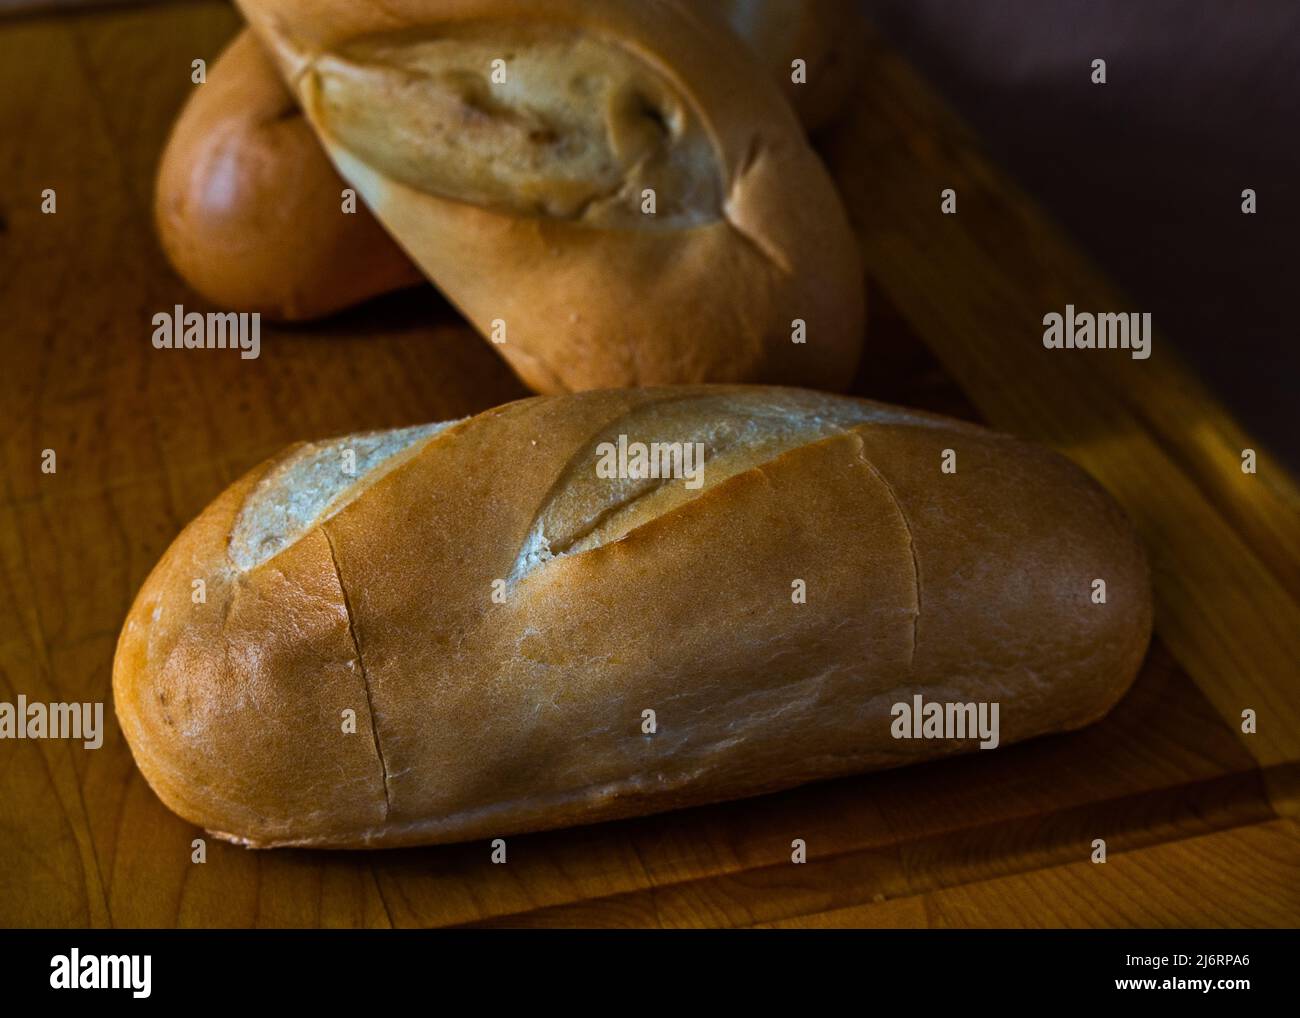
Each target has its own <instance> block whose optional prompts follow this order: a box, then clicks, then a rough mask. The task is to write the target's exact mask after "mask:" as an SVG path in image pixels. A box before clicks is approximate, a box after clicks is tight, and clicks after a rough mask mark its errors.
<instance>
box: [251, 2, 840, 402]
mask: <svg viewBox="0 0 1300 1018" xmlns="http://www.w3.org/2000/svg"><path fill="white" fill-rule="evenodd" d="M242 7H243V10H244V12H245V14H246V15H247V16H248V19H249V23H250V25H251V27H252V28H253V29H254V31H256V32H257V33H258V35H259V37H260V38H261V40H262V42H263V43H264V44H265V45H266V47H267V49H268V52H270V53H271V54H272V55H273V57H274V58H275V60H276V61H277V63H278V65H279V67H280V70H281V74H282V76H283V77H284V79H285V80H286V81H288V82H290V83H291V86H292V88H293V90H294V91H295V93H296V94H297V97H298V100H299V103H300V105H301V106H302V108H303V110H304V112H305V113H306V115H307V117H308V119H309V120H310V121H311V123H312V125H313V127H314V128H315V130H316V132H317V134H318V135H319V136H320V138H321V140H322V141H323V142H324V144H325V148H326V149H327V151H328V152H329V154H330V157H331V158H332V159H333V161H334V163H335V165H336V166H337V167H338V168H339V170H340V172H341V174H342V176H343V177H344V179H346V180H347V181H349V182H350V183H351V184H352V185H353V186H354V187H356V188H357V190H358V191H359V192H360V193H361V194H362V196H363V197H364V198H365V201H366V203H367V204H368V205H369V207H370V208H371V209H372V211H373V212H374V213H375V215H376V216H377V217H378V219H379V220H380V222H382V223H383V224H384V226H385V227H386V228H387V230H388V232H389V233H390V234H392V235H393V236H394V237H395V238H396V239H397V240H398V241H399V243H401V245H402V246H403V248H404V249H405V250H406V251H407V253H408V254H409V255H411V257H412V258H413V259H414V260H415V261H416V263H417V264H418V265H419V266H420V267H421V268H422V269H423V271H424V273H425V275H426V276H427V277H428V278H429V279H431V280H432V281H434V282H435V283H436V284H437V286H438V287H439V288H440V289H441V290H442V291H443V292H444V293H445V294H446V295H447V296H448V298H449V299H450V300H451V301H452V302H453V303H454V304H456V305H457V306H458V307H459V308H460V309H461V311H462V312H464V313H465V315H466V316H467V317H468V318H469V319H470V321H471V322H472V323H473V324H474V325H475V326H477V328H478V329H479V331H480V332H481V333H482V334H483V335H484V336H487V337H489V338H491V339H492V340H493V341H494V342H496V343H498V344H499V345H498V346H497V349H498V350H499V352H500V353H501V354H502V355H503V356H504V357H505V358H506V359H507V360H508V361H509V362H510V364H511V366H512V367H513V368H514V369H515V371H516V372H517V373H518V374H519V375H520V377H521V378H522V379H523V381H524V382H525V383H526V384H528V385H529V386H531V387H532V388H533V389H535V390H537V391H539V392H562V391H569V390H580V389H590V388H600V387H612V386H622V385H649V384H660V383H666V382H694V381H737V380H780V381H787V382H797V383H800V384H807V385H811V386H816V387H819V388H843V387H845V386H846V385H847V383H848V382H849V380H850V379H851V377H852V374H853V370H854V367H855V365H856V362H857V357H858V353H859V350H860V346H861V338H862V337H861V333H862V322H863V308H862V282H863V279H862V269H861V264H860V261H859V258H858V253H857V250H856V242H855V240H854V237H853V235H852V232H851V230H850V229H849V225H848V222H847V220H846V217H845V214H844V210H843V208H842V206H841V205H840V202H839V198H838V196H837V195H836V193H835V190H834V187H833V185H832V183H831V181H830V178H829V176H828V175H827V173H826V170H825V168H824V167H823V166H822V165H821V163H820V161H819V160H818V158H817V156H816V155H815V153H814V152H813V151H812V149H811V148H809V147H808V144H807V140H806V138H805V137H804V134H803V131H802V130H801V128H800V126H799V124H798V121H797V120H796V118H795V117H794V115H793V113H792V112H791V110H790V107H789V104H788V103H787V102H786V101H785V100H784V99H783V97H782V96H781V94H780V90H779V89H778V87H777V86H776V84H775V83H774V82H772V81H771V80H770V79H769V78H768V77H767V76H766V75H765V74H764V73H763V72H762V70H761V68H759V67H758V66H757V65H756V64H755V62H754V58H753V56H752V55H751V54H750V53H749V51H748V50H747V49H746V47H745V46H744V44H743V43H742V42H740V40H739V39H737V38H736V37H735V35H734V34H733V33H731V32H730V31H729V30H727V29H726V28H725V27H724V26H723V25H722V23H721V22H720V21H718V20H717V19H716V18H714V17H712V16H705V15H703V14H701V13H700V11H699V10H698V9H697V8H694V7H693V6H692V5H691V4H689V3H685V2H682V0H654V2H649V3H629V2H627V0H595V2H591V0H588V2H580V0H549V2H547V3H537V2H527V0H443V2H438V3H432V2H429V0H404V2H386V3H382V4H380V3H376V2H372V0H368V2H354V0H330V2H313V3H306V2H304V0H248V2H245V3H243V4H242Z"/></svg>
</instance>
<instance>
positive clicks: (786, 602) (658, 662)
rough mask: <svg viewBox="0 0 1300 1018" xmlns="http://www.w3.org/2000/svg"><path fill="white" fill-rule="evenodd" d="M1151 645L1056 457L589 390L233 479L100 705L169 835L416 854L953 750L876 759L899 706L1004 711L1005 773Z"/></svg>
mask: <svg viewBox="0 0 1300 1018" xmlns="http://www.w3.org/2000/svg"><path fill="white" fill-rule="evenodd" d="M621 440H622V441H623V442H624V443H625V444H624V448H626V449H628V450H629V455H632V456H635V448H636V447H635V445H633V444H632V443H637V442H640V443H645V444H646V445H647V446H648V445H649V444H650V443H680V444H681V445H679V448H682V449H684V448H687V445H686V444H687V443H690V444H691V445H692V446H693V444H694V443H702V445H703V450H704V456H705V458H704V460H703V463H704V467H703V474H702V477H698V475H697V474H696V473H695V472H694V471H693V470H692V469H690V464H689V462H688V461H685V460H683V461H682V465H683V466H684V467H685V468H686V469H685V470H684V474H685V477H686V479H681V480H663V479H657V480H656V479H638V478H631V477H623V478H619V477H617V476H615V477H612V478H611V477H609V476H607V475H608V474H609V473H610V471H608V470H605V469H604V468H603V467H602V464H604V465H605V466H609V465H610V464H609V461H608V457H609V456H610V455H611V453H610V448H611V447H612V448H618V447H619V445H620V441H621ZM604 443H609V444H610V445H609V446H606V445H605V444H604ZM945 450H951V451H952V456H953V457H955V459H949V458H946V457H945V452H944V451H945ZM629 462H635V459H632V460H629ZM660 462H663V461H662V460H661V461H660ZM945 462H954V463H955V467H956V470H955V472H954V473H945V472H944V471H943V470H942V469H941V465H942V464H943V463H945ZM348 469H351V473H348V472H347V470H348ZM616 473H617V472H616ZM696 477H698V480H699V483H698V484H696V481H695V480H693V479H692V478H696ZM1098 579H1101V580H1104V581H1105V583H1106V591H1107V595H1106V598H1105V601H1104V603H1094V601H1093V592H1094V589H1095V588H1094V581H1095V580H1098ZM199 581H203V586H202V588H200V586H199ZM799 583H802V584H803V585H804V589H805V591H806V597H805V598H804V599H803V601H804V603H800V600H801V599H800V598H799V597H798V596H797V595H796V593H795V592H796V589H797V587H798V584H799ZM200 589H202V590H203V597H202V599H201V600H200V603H195V601H196V600H197V599H198V597H197V595H196V593H195V592H196V591H198V590H200ZM1150 628H1151V602H1150V591H1149V579H1148V573H1147V566H1146V562H1145V559H1144V556H1143V553H1142V549H1141V548H1140V546H1139V545H1138V543H1137V541H1136V540H1135V538H1134V534H1133V531H1132V529H1131V527H1130V526H1129V524H1128V522H1127V521H1126V520H1125V518H1124V516H1123V514H1122V513H1121V512H1120V510H1119V509H1118V508H1117V507H1116V506H1115V504H1114V503H1113V502H1112V501H1111V500H1110V498H1109V497H1108V496H1107V495H1106V494H1105V493H1104V492H1103V491H1102V490H1101V489H1100V488H1099V487H1098V486H1097V485H1096V484H1095V483H1094V482H1093V481H1092V480H1090V479H1089V478H1088V477H1087V476H1086V475H1085V474H1084V473H1083V472H1082V471H1080V470H1079V469H1078V468H1077V467H1075V466H1074V465H1073V464H1071V463H1070V462H1068V461H1067V460H1065V459H1063V458H1062V457H1060V456H1058V455H1056V454H1054V453H1052V452H1050V451H1048V450H1047V449H1044V448H1040V447H1037V446H1033V445H1029V444H1026V443H1024V442H1020V441H1017V440H1015V439H1012V438H1009V437H1007V436H1004V435H999V434H995V433H992V432H989V431H986V430H984V429H981V428H978V427H974V426H972V425H967V424H963V423H959V422H956V421H951V420H947V419H944V418H940V417H935V416H932V415H928V414H922V413H916V412H912V411H908V410H902V409H897V408H894V407H889V406H884V405H881V404H875V403H869V402H866V401H862V400H854V399H846V398H842V397H834V396H827V395H823V394H819V393H812V392H805V391H799V390H792V389H776V388H761V387H753V388H749V387H732V386H709V387H680V388H667V389H657V390H656V389H647V390H625V391H602V392H590V393H583V394H579V395H572V396H559V397H539V398H534V399H529V400H524V401H522V402H518V403H514V404H510V405H507V406H504V407H499V408H497V409H494V410H490V411H488V412H486V413H482V414H479V415H478V416H476V417H473V418H470V419H468V420H465V421H460V422H456V423H449V424H440V425H432V426H424V427H414V428H404V429H398V430H395V431H388V432H382V433H369V434H364V435H353V436H349V437H347V438H343V439H336V440H332V441H326V442H317V443H312V444H302V445H297V446H295V447H293V448H291V449H288V450H286V452H285V453H283V454H282V455H281V456H279V457H278V458H276V459H274V460H272V461H270V462H268V463H264V464H262V465H261V466H259V467H257V468H256V469H254V470H252V471H251V472H250V473H248V474H247V475H246V476H245V477H243V478H242V479H241V480H239V481H237V482H236V483H235V484H234V485H232V486H231V487H230V488H229V489H228V490H227V491H226V492H225V493H224V494H222V495H221V496H220V497H219V498H218V499H217V500H216V501H215V502H214V503H213V504H212V505H211V506H209V507H208V508H207V509H206V510H205V511H204V512H203V513H202V515H200V516H199V517H198V519H196V520H195V521H194V522H193V523H191V524H190V525H189V526H188V527H187V528H186V529H185V530H184V532H183V533H182V534H181V535H180V536H179V537H178V538H177V539H176V541H175V543H174V544H173V545H172V547H171V548H170V549H169V550H168V551H167V553H166V555H165V556H164V557H163V559H162V561H161V562H160V563H159V564H158V566H157V567H156V568H155V569H154V571H153V573H152V574H151V575H150V576H149V578H148V579H147V580H146V581H145V584H144V587H143V589H142V590H141V591H140V594H139V596H138V597H137V599H136V601H135V604H134V606H133V607H132V609H131V612H130V615H129V616H128V618H127V620H126V624H125V626H124V628H123V630H122V634H121V638H120V640H119V642H118V647H117V657H116V660H115V662H114V670H113V689H114V695H115V698H116V706H117V714H118V718H119V721H120V723H121V726H122V731H123V732H124V733H125V736H126V738H127V740H128V742H129V743H130V746H131V749H132V752H133V753H134V755H135V759H136V761H137V763H138V764H139V766H140V769H141V770H142V771H143V772H144V775H145V777H146V778H147V779H148V780H149V783H150V784H151V785H152V786H153V788H154V789H155V790H156V791H157V793H158V795H159V796H160V797H161V798H162V799H163V801H164V802H166V803H167V805H169V806H170V807H171V808H172V809H174V810H175V811H176V812H177V813H179V814H180V815H181V816H183V817H185V818H187V819H188V820H191V821H193V822H194V823H196V824H199V825H201V826H203V827H205V828H207V829H208V830H210V831H212V832H214V833H216V834H219V835H220V836H222V837H225V838H230V839H232V840H235V841H240V842H243V843H245V844H248V845H254V846H279V845H305V846H330V847H364V846H380V845H401V844H414V843H432V842H443V841H454V840H460V839H468V838H478V837H488V836H492V837H495V836H500V835H506V834H510V833H512V832H518V831H527V830H535V829H542V828H549V827H556V826H561V825H567V824H576V823H583V822H590V821H598V820H604V819H609V818H614V817H621V816H628V815H633V814H640V813H648V812H653V811H658V810H666V809H671V808H676V807H680V806H686V805H690V804H696V803H705V802H710V801H715V800H722V799H727V798H733V797H738V796H747V795H753V794H757V793H760V792H764V791H768V790H775V789H779V788H784V787H789V786H793V785H797V784H799V783H801V782H806V781H811V780H815V779H819V778H826V777H830V776H833V775H840V774H845V773H849V772H853V771H859V770H863V769H869V768H877V767H889V766H894V765H898V764H903V763H907V762H909V761H912V760H918V759H923V758H927V757H933V756H937V755H942V754H946V753H951V752H955V751H958V750H961V749H970V748H973V742H972V741H971V740H966V741H957V740H952V739H947V740H917V741H912V740H900V739H895V738H894V737H893V736H892V735H891V726H892V725H893V722H894V720H895V718H894V717H893V715H892V708H893V705H894V704H896V703H900V702H903V703H910V702H911V701H912V697H913V696H914V695H917V694H923V695H924V697H925V699H926V700H927V701H942V702H950V703H957V702H959V703H977V702H995V703H997V704H998V705H999V714H1000V743H1001V744H1006V743H1009V742H1012V741H1014V740H1017V739H1024V738H1028V737H1030V736H1034V735H1039V734H1042V733H1045V732H1053V731H1058V730H1062V729H1070V728H1075V727H1078V726H1080V725H1085V724H1087V723H1089V722H1091V721H1094V720H1096V719H1097V718H1099V717H1100V716H1101V715H1103V714H1104V713H1105V712H1106V711H1107V710H1109V709H1110V707H1111V705H1112V704H1114V703H1115V702H1116V700H1117V699H1118V698H1119V697H1120V696H1121V695H1122V694H1123V692H1124V691H1125V689H1126V688H1127V687H1128V685H1129V683H1130V682H1131V680H1132V679H1133V677H1134V675H1135V673H1136V671H1137V668H1138V666H1139V663H1140V661H1141V659H1142V656H1143V652H1144V649H1145V647H1146V644H1147V640H1148V637H1149V633H1150ZM645 711H654V712H655V717H654V720H655V725H656V728H657V730H656V731H655V732H654V733H653V734H647V733H646V732H645V731H644V730H643V726H644V725H646V715H645V714H644V713H643V712H645ZM347 712H354V716H355V719H356V723H355V732H354V733H350V732H347V731H345V730H344V729H345V728H346V719H347V717H348V714H347Z"/></svg>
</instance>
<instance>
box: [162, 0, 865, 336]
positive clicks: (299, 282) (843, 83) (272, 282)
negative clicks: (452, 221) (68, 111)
mask: <svg viewBox="0 0 1300 1018" xmlns="http://www.w3.org/2000/svg"><path fill="white" fill-rule="evenodd" d="M705 9H706V10H710V11H713V10H716V12H717V13H718V14H719V15H720V16H721V17H723V18H724V20H726V21H727V22H728V23H729V24H730V26H731V27H732V28H733V29H734V30H735V31H736V32H737V33H738V34H740V36H741V37H742V38H743V39H744V40H745V41H746V42H747V43H748V44H749V45H750V46H751V47H752V48H753V49H754V50H755V51H756V53H757V55H758V56H759V58H760V61H761V62H762V64H763V66H764V67H766V68H767V69H768V71H769V73H771V74H772V75H773V76H774V77H775V79H776V80H777V81H779V82H780V83H781V84H782V86H783V88H784V91H785V93H786V96H787V97H788V98H789V99H790V100H791V101H792V102H793V104H794V107H795V110H796V111H797V112H798V113H799V116H800V119H801V120H802V121H803V122H804V126H805V127H806V128H808V129H809V130H815V129H818V128H820V127H822V126H824V125H825V124H826V123H828V122H829V121H830V120H832V119H833V118H834V116H835V115H836V114H837V113H838V112H839V110H840V109H842V108H843V106H844V103H845V101H846V99H847V98H848V95H849V92H850V91H851V89H852V87H853V84H854V82H855V80H856V77H857V65H858V61H859V60H860V58H861V53H862V50H863V46H864V43H863V36H862V20H861V17H860V16H859V15H858V13H857V11H856V10H855V9H854V4H853V2H852V0H727V2H725V3H722V4H720V5H719V6H718V7H717V8H714V7H712V6H706V8H705ZM796 58H798V59H802V60H804V61H805V64H806V67H807V80H806V81H804V82H802V83H796V82H795V81H793V80H792V70H791V65H792V62H793V61H794V60H795V59H796ZM346 186H347V185H346V184H345V183H344V181H343V179H342V178H341V177H339V175H338V173H337V172H336V171H335V170H334V167H333V165H332V164H331V163H330V161H329V158H328V157H327V156H326V155H325V153H324V152H323V151H322V150H321V148H320V144H319V142H317V141H316V139H315V136H314V135H313V134H312V132H311V129H310V127H308V125H307V124H306V122H305V121H303V119H302V116H301V112H300V111H299V110H298V107H297V102H296V100H295V99H294V97H293V95H292V94H291V93H290V92H289V91H288V89H287V88H286V87H285V86H284V85H283V84H282V83H281V82H280V79H279V75H278V73H277V72H276V70H275V68H274V66H273V65H272V64H271V62H270V60H269V59H268V58H267V57H266V55H265V53H264V52H263V51H262V48H261V45H260V44H259V43H258V42H257V41H256V38H255V37H254V36H252V34H251V33H250V32H249V31H248V30H247V29H245V30H244V31H243V32H241V33H240V34H239V35H238V36H236V38H235V40H234V42H232V43H231V45H230V46H229V47H228V48H227V49H226V51H225V52H224V53H223V54H222V55H221V57H220V58H219V59H218V60H217V61H216V62H215V63H214V64H213V66H212V68H211V70H210V72H209V80H208V83H207V85H206V86H205V87H203V88H198V89H196V90H195V92H194V95H193V96H192V97H191V99H190V101H189V102H188V103H187V104H186V106H185V108H184V109H183V110H182V111H181V113H180V116H179V119H178V120H177V123H176V127H175V129H174V130H173V132H172V135H171V138H170V140H169V142H168V144H167V147H166V149H165V151H164V153H163V159H162V163H161V167H160V173H159V178H158V187H157V191H156V203H157V219H158V227H159V234H160V236H161V238H162V241H163V247H164V250H165V251H166V252H167V255H168V257H169V258H170V259H171V261H172V264H173V266H174V267H175V269H176V271H177V272H178V273H179V274H180V275H181V276H182V277H183V278H184V279H185V280H186V281H187V282H188V283H189V284H190V285H191V286H192V287H193V288H194V289H196V290H198V291H199V292H200V293H201V294H203V296H205V297H206V298H208V300H210V301H212V302H213V303H215V304H217V305H219V306H222V307H246V308H250V309H252V310H257V311H261V312H262V313H263V314H265V315H267V316H268V317H276V318H281V319H289V320H292V319H299V318H313V317H319V316H321V315H325V314H330V313H332V312H334V311H337V310H340V309H341V308H344V307H347V306H348V305H350V304H353V303H356V302H357V301H360V300H365V299H367V298H369V297H374V296H378V295H379V294H382V293H388V292H389V291H391V290H397V289H401V288H403V287H407V286H411V285H412V284H413V283H415V282H418V281H420V280H421V279H423V276H422V275H421V274H420V272H419V270H418V269H416V268H415V267H414V266H413V265H412V263H411V262H410V260H409V259H407V258H406V257H405V255H403V254H402V253H401V252H400V250H399V249H398V248H397V246H396V245H395V244H394V242H393V241H392V240H391V239H390V238H389V237H388V236H387V235H386V234H385V233H384V232H383V230H382V229H379V228H378V227H377V226H376V225H375V223H374V220H373V218H372V217H371V215H370V213H369V211H368V210H367V209H366V208H365V207H364V206H359V207H358V208H357V211H356V214H355V215H343V214H342V213H341V212H340V209H339V204H340V203H339V201H338V200H337V198H336V196H337V195H338V194H339V193H340V192H341V191H342V190H343V188H344V187H346ZM232 252H233V257H232Z"/></svg>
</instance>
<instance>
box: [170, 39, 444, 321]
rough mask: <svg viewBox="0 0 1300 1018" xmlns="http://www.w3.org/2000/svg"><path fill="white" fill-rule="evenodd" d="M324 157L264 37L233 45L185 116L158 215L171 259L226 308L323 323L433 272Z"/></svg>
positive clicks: (178, 129) (189, 279)
mask: <svg viewBox="0 0 1300 1018" xmlns="http://www.w3.org/2000/svg"><path fill="white" fill-rule="evenodd" d="M345 186H346V185H345V184H344V183H343V181H342V180H340V179H339V176H338V174H337V173H336V172H335V171H334V168H333V167H332V166H331V165H330V164H329V160H328V159H326V158H325V156H324V153H322V152H321V150H320V143H319V142H318V141H317V140H316V136H315V135H314V134H313V133H312V131H311V128H310V127H309V126H308V125H307V123H306V122H305V121H304V120H303V119H302V117H301V115H299V114H298V112H297V107H296V105H295V103H294V99H293V97H292V96H291V95H290V94H289V91H288V90H287V89H286V88H285V86H284V85H283V83H282V82H281V81H280V78H279V75H278V73H277V72H276V70H275V67H274V66H273V65H272V64H271V63H270V61H268V60H267V58H266V55H265V54H264V53H263V51H262V49H261V47H260V46H259V45H258V43H257V40H256V39H254V38H253V37H252V36H251V35H249V34H248V33H247V32H245V33H243V34H242V35H240V36H239V37H237V38H236V39H235V41H234V42H233V43H231V45H230V47H229V48H228V49H227V50H226V51H225V52H224V53H223V54H222V56H221V58H220V59H219V60H217V61H216V62H215V63H214V64H213V65H212V67H211V68H210V69H209V71H208V77H207V82H206V84H204V85H202V86H199V87H197V88H196V89H195V91H194V93H193V95H192V96H191V97H190V100H189V102H188V103H187V104H186V106H185V108H184V109H183V110H182V111H181V114H180V116H179V117H178V118H177V121H176V126H175V127H174V128H173V130H172V134H171V137H170V139H169V140H168V143H167V147H166V149H165V150H164V151H163V157H162V161H161V162H160V163H159V167H158V180H157V185H156V187H155V191H154V218H155V220H156V222H157V227H158V237H159V239H160V240H161V241H162V245H163V250H164V251H165V252H166V254H167V258H168V260H169V261H170V262H171V263H172V266H173V267H174V268H175V269H176V271H177V272H178V273H180V275H181V276H182V277H184V279H185V281H186V282H187V283H189V284H190V286H192V287H193V288H194V289H195V290H197V291H198V292H199V293H200V294H202V295H203V296H204V297H206V298H207V299H208V300H210V301H212V302H213V303H214V304H216V305H218V306H219V307H222V308H230V309H233V310H238V311H257V312H260V313H262V314H265V315H267V316H268V317H273V318H279V319H299V318H318V317H320V316H322V315H326V314H330V313H331V312H334V311H338V310H340V309H342V308H345V307H348V306H350V305H352V304H355V303H357V302H358V301H361V300H365V299H366V298H368V297H373V296H375V295H376V294H378V293H384V292H387V291H389V290H394V289H399V288H401V287H404V286H412V285H414V284H415V283H418V282H421V281H423V279H424V277H423V276H422V275H421V274H420V272H419V270H418V269H417V268H415V266H414V265H412V264H411V261H410V259H408V258H407V257H406V256H405V255H404V254H403V253H402V251H401V249H400V248H398V246H397V245H396V244H395V243H394V242H393V241H392V239H391V238H389V236H388V234H387V233H385V232H384V230H383V228H382V227H380V226H379V224H378V223H376V222H375V220H374V217H373V216H371V215H370V213H369V211H367V209H366V208H365V206H364V205H363V204H361V203H358V208H357V211H356V213H355V214H353V215H344V214H343V212H342V202H343V199H342V191H343V188H344V187H345Z"/></svg>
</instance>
